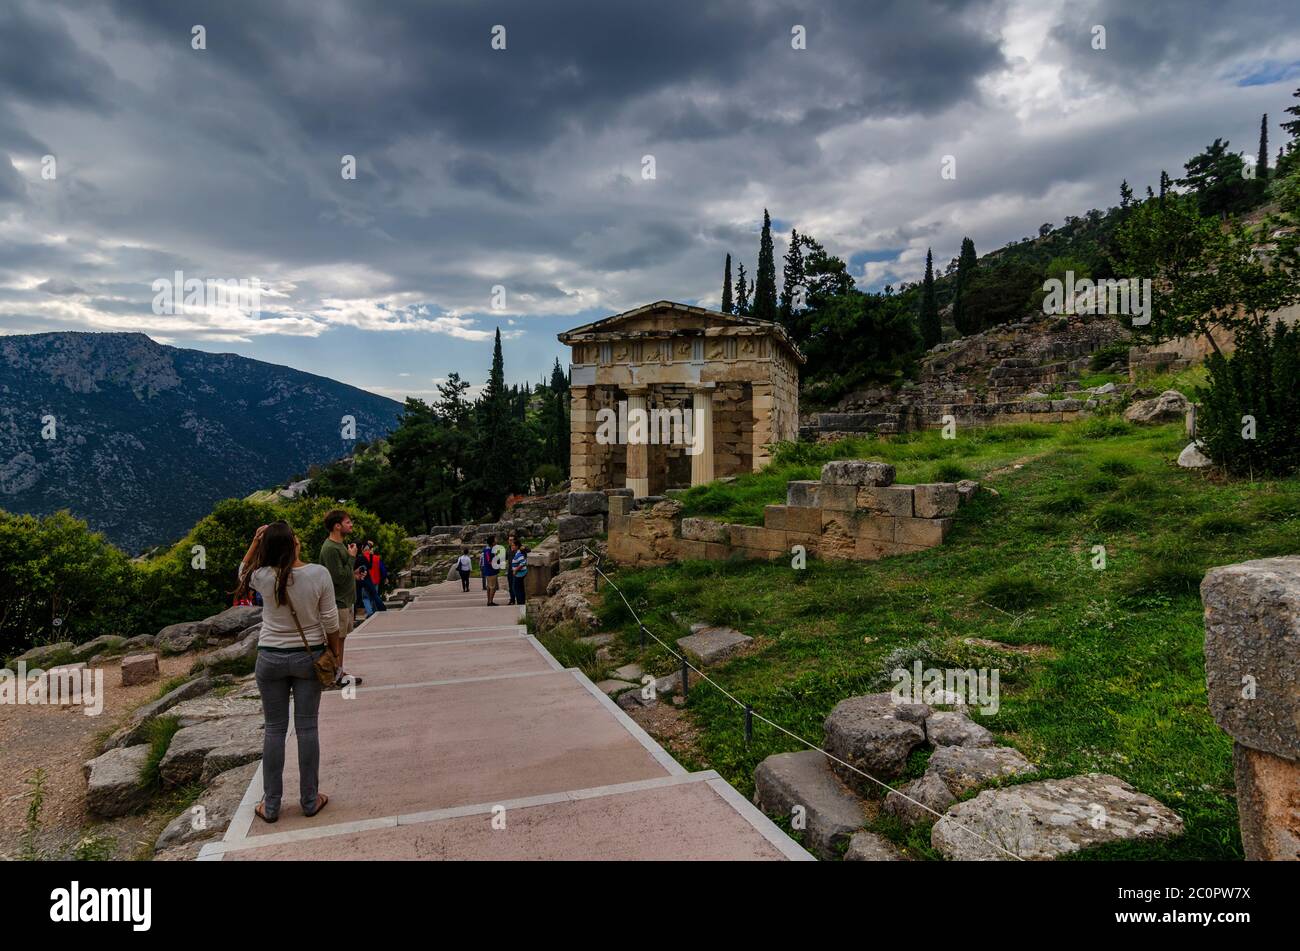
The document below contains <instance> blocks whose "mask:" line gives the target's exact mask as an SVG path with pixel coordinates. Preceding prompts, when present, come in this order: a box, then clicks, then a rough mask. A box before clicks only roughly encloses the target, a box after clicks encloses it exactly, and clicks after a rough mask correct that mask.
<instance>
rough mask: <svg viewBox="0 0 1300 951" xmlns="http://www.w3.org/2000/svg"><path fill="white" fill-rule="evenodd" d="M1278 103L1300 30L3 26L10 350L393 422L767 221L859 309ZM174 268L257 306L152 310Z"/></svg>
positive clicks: (652, 296) (695, 290)
mask: <svg viewBox="0 0 1300 951" xmlns="http://www.w3.org/2000/svg"><path fill="white" fill-rule="evenodd" d="M1139 6H1140V11H1141V12H1135V8H1138V7H1139ZM196 25H201V26H202V27H203V32H204V34H205V35H204V39H205V43H206V48H205V49H194V48H193V47H194V39H193V35H194V27H195V26H196ZM797 25H798V26H802V27H803V28H804V31H805V33H806V47H807V48H806V49H794V48H792V46H793V44H792V30H793V28H794V27H795V26H797ZM497 26H501V27H504V28H505V29H504V39H505V48H504V49H493V30H494V27H497ZM1097 26H1102V27H1104V28H1105V49H1094V36H1095V35H1096V34H1095V30H1094V28H1095V27H1097ZM498 35H499V34H498ZM498 45H499V44H498ZM1297 86H1300V15H1297V13H1296V8H1295V2H1294V0H1268V2H1251V0H1245V2H1236V3H1231V4H1227V3H1223V2H1222V0H1143V2H1142V3H1141V4H1140V5H1138V4H1134V3H1132V2H1130V0H1071V2H1060V0H971V2H961V0H897V2H846V3H843V4H833V3H827V2H816V3H802V4H800V3H771V2H764V0H758V2H754V0H736V2H713V0H690V2H680V3H679V2H676V0H655V2H654V3H633V2H610V0H601V2H586V3H583V2H560V0H547V2H545V3H539V2H537V0H519V2H506V3H500V2H491V3H471V2H455V3H453V2H441V3H434V2H427V0H426V2H417V0H409V2H408V0H384V2H383V3H363V2H360V0H357V2H345V0H280V2H275V3H268V2H257V3H253V2H239V0H217V2H211V3H188V2H182V0H153V2H143V0H140V2H128V0H118V2H103V3H94V4H86V3H78V2H61V0H4V3H3V4H0V333H5V334H16V333H33V332H40V331H49V330H92V331H125V330H132V331H143V332H145V333H147V334H149V335H150V336H152V337H154V338H155V339H157V340H160V341H162V342H165V343H171V344H175V345H178V346H186V347H196V348H199V349H203V350H211V351H219V352H220V351H233V352H236V353H240V354H244V355H247V356H252V357H256V358H258V359H262V360H268V361H271V362H275V363H283V364H287V365H289V366H293V367H297V368H300V369H304V370H308V371H311V372H315V373H321V374H324V375H327V376H331V377H334V378H336V379H339V380H343V381H345V382H348V383H352V384H355V385H357V386H361V387H365V388H366V389H370V390H373V391H375V392H379V393H384V394H386V395H390V396H394V397H397V398H401V397H403V396H405V395H408V394H409V395H417V396H427V395H430V393H431V391H432V390H433V387H434V385H435V381H437V380H440V379H442V378H444V377H445V376H446V375H447V373H449V372H451V371H453V370H454V371H457V372H459V373H460V374H461V375H462V376H463V377H465V378H467V379H469V380H471V381H472V382H475V383H479V382H481V381H482V379H483V377H484V375H485V371H486V368H487V366H488V361H489V358H490V350H491V335H492V332H493V330H494V329H495V328H497V327H500V328H501V331H502V334H503V336H504V337H505V338H506V342H505V352H506V369H507V376H508V377H509V378H510V379H511V380H512V381H515V382H520V381H524V380H537V379H540V378H541V377H543V376H544V375H545V374H547V372H548V371H549V368H550V366H551V364H552V362H553V361H554V359H555V358H556V357H557V356H558V357H561V358H562V359H563V352H562V348H561V347H560V345H559V344H558V343H557V342H556V340H555V334H556V333H557V332H558V331H560V330H563V329H565V328H566V327H569V326H574V325H577V324H580V323H583V322H586V321H588V320H591V319H595V318H598V317H602V316H607V315H608V314H611V313H616V312H618V311H620V310H624V309H628V308H631V307H635V306H638V305H641V304H644V303H648V302H651V301H654V300H659V299H663V298H668V299H673V300H679V301H685V302H690V303H699V304H703V305H705V306H711V307H716V306H718V295H719V293H720V286H721V276H722V262H723V257H724V255H725V254H727V253H728V252H731V253H732V254H733V257H734V258H735V259H736V260H739V261H743V262H744V263H745V265H746V268H747V269H748V270H750V271H751V272H752V270H753V267H754V263H755V259H756V257H757V248H758V228H759V224H760V222H761V218H762V212H763V208H764V207H767V208H768V209H770V211H771V214H772V217H773V220H774V222H775V224H776V225H777V227H778V228H779V229H781V230H782V231H784V232H785V233H786V234H788V231H789V228H790V227H791V226H794V227H797V228H798V229H799V230H800V231H808V232H810V233H812V234H813V235H814V236H816V237H817V238H818V239H820V240H821V241H822V242H823V244H825V245H826V246H827V248H828V249H829V250H831V251H832V252H834V253H836V254H838V255H840V256H841V257H843V258H845V259H846V260H848V261H849V262H850V263H851V265H852V270H853V273H854V275H855V277H856V278H857V280H858V284H859V286H860V287H862V288H864V289H876V288H879V287H881V286H882V285H883V284H885V283H887V282H891V281H892V282H895V283H897V282H900V281H905V280H916V279H918V278H919V277H920V274H921V271H922V270H923V268H924V260H925V251H926V248H927V246H933V248H934V252H935V258H936V260H937V261H939V262H940V263H946V262H947V261H948V260H949V259H950V258H952V257H953V256H954V255H955V254H956V252H957V250H958V247H959V245H960V241H961V238H962V236H963V235H970V236H971V237H972V238H973V239H974V240H975V244H976V247H977V248H978V249H979V250H980V251H981V252H983V251H986V250H990V249H992V248H994V247H997V246H998V245H1001V244H1004V243H1006V242H1007V241H1011V240H1016V239H1019V238H1021V237H1023V236H1025V235H1029V234H1032V233H1034V232H1035V231H1036V230H1037V228H1038V226H1039V224H1041V223H1043V222H1045V221H1051V222H1057V223H1059V222H1060V221H1061V220H1062V219H1063V218H1064V217H1065V216H1066V215H1070V214H1075V215H1080V214H1083V213H1084V212H1085V211H1087V209H1089V208H1091V207H1102V208H1105V207H1108V206H1110V205H1113V204H1115V203H1116V202H1117V200H1118V196H1117V191H1118V186H1119V182H1120V180H1121V179H1123V178H1127V179H1128V180H1129V182H1130V183H1132V184H1133V185H1134V187H1135V188H1136V189H1138V190H1141V189H1142V188H1144V187H1145V186H1146V185H1147V184H1149V183H1154V182H1156V180H1157V179H1158V176H1159V172H1160V170H1161V168H1167V169H1169V170H1170V172H1171V173H1174V174H1176V173H1177V172H1178V171H1180V169H1181V165H1182V163H1183V162H1184V161H1185V160H1186V159H1187V157H1188V156H1190V155H1191V154H1193V153H1194V152H1196V151H1199V150H1200V149H1201V148H1202V147H1204V146H1205V145H1206V144H1207V143H1208V142H1210V141H1211V140H1213V139H1214V138H1215V137H1216V136H1218V137H1223V138H1227V139H1229V140H1230V141H1231V143H1232V146H1233V148H1235V149H1239V150H1245V151H1247V152H1248V153H1250V154H1253V153H1254V152H1255V149H1256V145H1257V141H1258V129H1259V117H1260V114H1261V113H1263V112H1268V113H1269V114H1270V125H1271V134H1270V138H1271V140H1272V142H1273V151H1275V150H1276V146H1277V144H1278V142H1279V141H1280V139H1281V138H1282V135H1281V132H1280V130H1278V128H1277V120H1278V117H1279V115H1280V113H1281V111H1282V109H1283V108H1285V107H1286V106H1288V105H1291V104H1292V102H1293V100H1292V99H1291V97H1290V94H1291V92H1292V91H1293V90H1294V89H1295V88H1296V87H1297ZM346 155H351V156H355V159H356V176H355V178H354V179H348V178H345V177H344V175H343V174H342V172H343V157H344V156H346ZM948 155H951V156H953V157H954V158H955V167H956V177H955V179H951V180H946V179H944V178H942V177H941V174H940V172H941V167H942V163H943V158H944V156H948ZM47 156H52V157H53V161H52V162H51V160H50V159H49V158H47ZM645 156H653V160H654V177H653V178H647V177H646V175H645V173H644V172H645V169H646V164H645V162H644V157H645ZM50 172H53V175H52V177H51V175H50ZM783 251H784V239H783V237H782V238H780V239H778V243H777V253H778V255H779V254H781V253H783ZM177 271H179V272H181V273H182V274H183V275H184V277H186V278H198V279H201V280H209V279H221V280H239V279H245V280H251V279H254V278H256V279H257V280H259V281H261V282H262V283H263V284H264V285H265V287H266V290H265V292H264V293H263V294H262V295H261V298H260V302H259V307H258V309H257V310H256V312H254V311H253V310H252V308H251V307H248V306H240V304H241V303H244V304H246V303H247V302H241V301H234V302H222V301H206V302H205V306H202V307H190V308H183V309H182V311H183V312H181V313H174V314H168V313H162V314H157V313H155V312H154V311H155V308H154V306H153V303H154V297H155V290H154V286H153V285H154V282H155V281H156V280H159V279H163V278H168V279H169V278H171V277H172V276H173V275H174V274H175V273H176V272H177ZM497 285H500V286H501V287H502V288H504V290H505V294H504V306H503V307H500V308H494V306H493V304H494V301H493V288H494V286H497Z"/></svg>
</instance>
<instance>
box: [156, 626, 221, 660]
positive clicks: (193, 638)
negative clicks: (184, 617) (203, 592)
mask: <svg viewBox="0 0 1300 951" xmlns="http://www.w3.org/2000/svg"><path fill="white" fill-rule="evenodd" d="M210 630H211V628H210V627H209V626H208V622H207V621H182V622H181V623H179V624H169V625H167V626H166V627H164V628H163V629H162V630H161V631H159V632H158V636H157V638H156V639H155V640H154V644H155V645H156V646H157V647H158V649H159V650H160V651H162V652H163V653H164V654H183V653H185V652H186V651H187V650H189V649H190V648H192V647H194V646H195V645H196V644H202V643H203V641H204V639H205V638H206V637H207V636H208V631H210Z"/></svg>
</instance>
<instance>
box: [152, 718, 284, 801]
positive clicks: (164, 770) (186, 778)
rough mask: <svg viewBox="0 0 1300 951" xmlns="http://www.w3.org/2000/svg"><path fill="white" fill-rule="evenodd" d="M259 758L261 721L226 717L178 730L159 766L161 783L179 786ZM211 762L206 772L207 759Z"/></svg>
mask: <svg viewBox="0 0 1300 951" xmlns="http://www.w3.org/2000/svg"><path fill="white" fill-rule="evenodd" d="M261 756H262V718H261V717H260V716H247V717H227V718H225V719H221V720H210V721H208V722H205V723H198V724H195V725H194V726H188V727H185V728H184V729H181V730H178V731H177V732H176V735H175V736H173V737H172V741H171V745H169V746H168V747H167V753H166V754H165V755H164V756H163V758H162V762H161V763H160V764H159V767H158V771H159V773H161V774H162V778H163V781H164V782H166V783H167V784H168V785H170V786H183V785H184V784H185V783H192V782H194V781H196V780H200V781H203V780H206V779H207V778H210V777H211V776H214V775H216V773H218V772H221V771H222V770H223V769H231V768H233V767H235V766H241V765H243V764H244V763H248V762H251V761H252V760H255V759H260V758H261ZM209 757H211V758H212V759H213V764H212V768H209V765H208V759H209Z"/></svg>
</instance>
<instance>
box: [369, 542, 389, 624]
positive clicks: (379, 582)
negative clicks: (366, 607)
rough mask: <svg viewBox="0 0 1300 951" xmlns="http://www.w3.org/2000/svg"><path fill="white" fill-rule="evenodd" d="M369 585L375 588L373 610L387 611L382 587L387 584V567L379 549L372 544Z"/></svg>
mask: <svg viewBox="0 0 1300 951" xmlns="http://www.w3.org/2000/svg"><path fill="white" fill-rule="evenodd" d="M369 545H370V583H371V584H373V585H374V587H375V597H376V598H377V601H376V603H375V610H377V611H387V610H388V606H387V605H385V604H384V585H386V584H388V566H387V565H386V564H384V559H383V558H381V557H380V555H379V549H377V548H376V547H375V543H374V542H370V543H369Z"/></svg>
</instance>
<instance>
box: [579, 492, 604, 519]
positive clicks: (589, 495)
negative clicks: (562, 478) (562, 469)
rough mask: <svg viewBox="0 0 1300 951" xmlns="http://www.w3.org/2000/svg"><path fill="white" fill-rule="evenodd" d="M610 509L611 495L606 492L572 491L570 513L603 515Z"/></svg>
mask: <svg viewBox="0 0 1300 951" xmlns="http://www.w3.org/2000/svg"><path fill="white" fill-rule="evenodd" d="M607 511H609V496H607V495H606V494H605V493H604V492H570V493H569V514H570V515H602V514H604V513H605V512H607Z"/></svg>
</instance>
